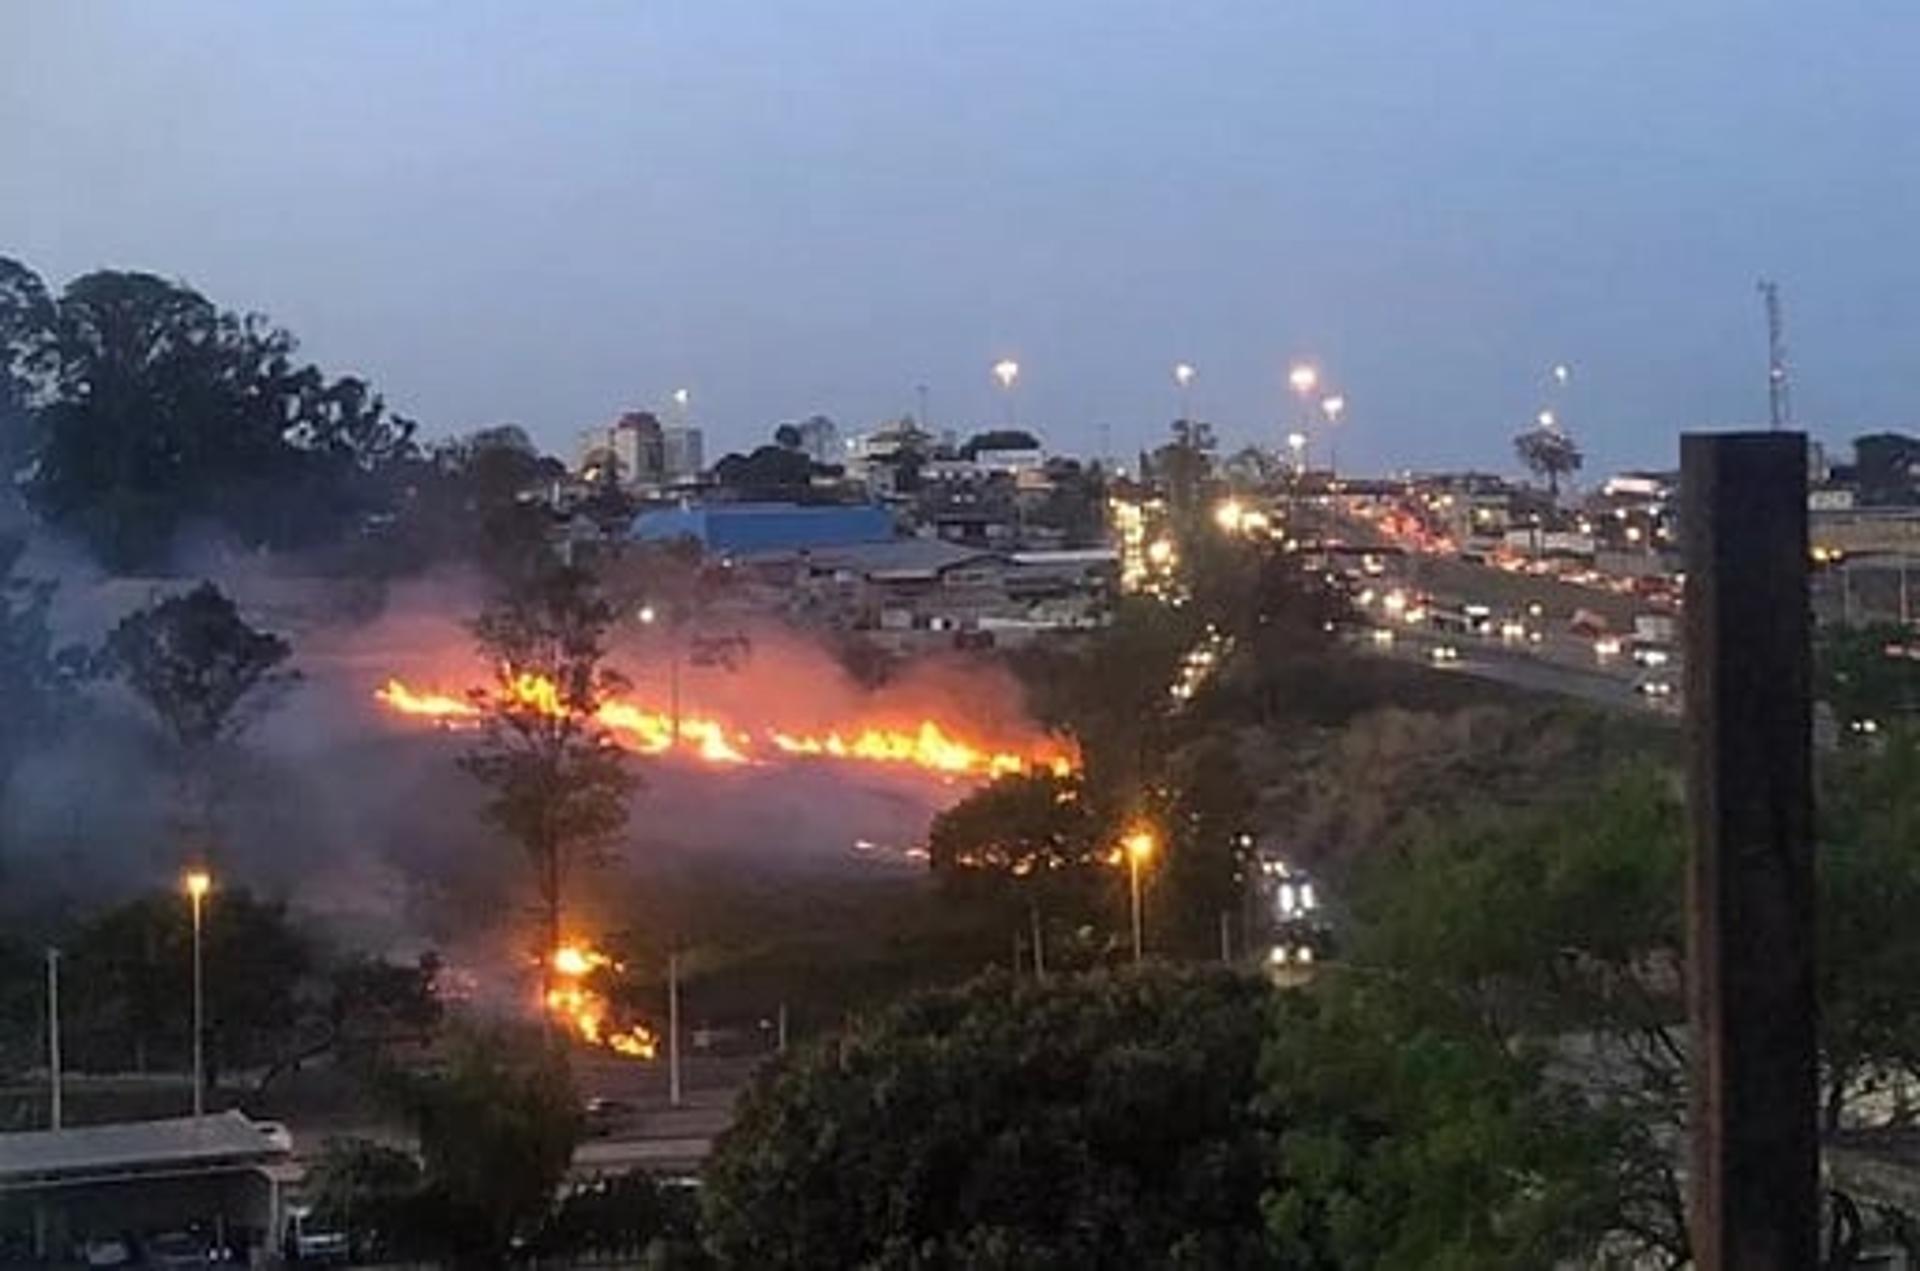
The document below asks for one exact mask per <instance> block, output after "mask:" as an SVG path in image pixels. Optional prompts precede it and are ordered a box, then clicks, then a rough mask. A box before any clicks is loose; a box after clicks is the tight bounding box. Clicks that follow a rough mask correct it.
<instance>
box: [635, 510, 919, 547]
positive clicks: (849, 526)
mask: <svg viewBox="0 0 1920 1271" xmlns="http://www.w3.org/2000/svg"><path fill="white" fill-rule="evenodd" d="M631 532H632V535H633V537H634V538H637V539H643V540H656V541H657V540H665V539H674V538H694V539H698V540H699V541H700V543H701V545H702V546H704V547H705V548H706V549H707V550H708V551H712V552H770V551H780V550H782V549H790V550H798V549H800V548H817V547H845V546H849V545H851V544H855V543H875V542H884V541H886V540H888V539H890V538H892V537H893V533H894V527H893V514H892V513H891V512H889V511H887V509H885V508H883V507H880V506H878V505H875V504H856V505H838V504H834V505H824V506H819V507H813V506H808V505H804V504H799V503H710V504H707V505H705V506H703V507H685V508H666V509H660V510H656V511H650V512H642V513H641V514H640V515H639V516H637V517H635V518H634V520H633V529H632V531H631Z"/></svg>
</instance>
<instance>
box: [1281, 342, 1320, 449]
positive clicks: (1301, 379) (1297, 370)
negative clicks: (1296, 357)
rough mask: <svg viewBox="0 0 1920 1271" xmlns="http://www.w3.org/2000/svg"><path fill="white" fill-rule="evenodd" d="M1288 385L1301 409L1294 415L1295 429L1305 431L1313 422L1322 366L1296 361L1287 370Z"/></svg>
mask: <svg viewBox="0 0 1920 1271" xmlns="http://www.w3.org/2000/svg"><path fill="white" fill-rule="evenodd" d="M1287 387H1288V388H1291V389H1292V390H1293V395H1294V397H1296V398H1297V399H1299V409H1298V411H1297V412H1296V414H1295V416H1294V418H1295V421H1296V422H1295V430H1296V431H1298V432H1302V433H1304V432H1306V431H1307V427H1308V424H1309V423H1310V422H1311V414H1312V410H1313V405H1312V402H1313V393H1314V390H1315V389H1317V388H1319V387H1320V368H1318V367H1316V366H1315V365H1314V364H1313V363H1311V362H1295V363H1294V364H1293V366H1292V367H1290V368H1289V369H1288V371H1287ZM1289 444H1291V442H1289Z"/></svg>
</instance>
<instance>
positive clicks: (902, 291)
mask: <svg viewBox="0 0 1920 1271" xmlns="http://www.w3.org/2000/svg"><path fill="white" fill-rule="evenodd" d="M1916 65H1920V5H1915V4H1913V3H1912V2H1911V0H1880V2H1877V3H1876V2H1871V0H1826V2H1824V3H1819V4H1811V3H1805V2H1804V0H1802V2H1800V3H1786V2H1773V0H1686V2H1684V3H1676V2H1675V0H1605V2H1604V3H1597V4H1595V3H1571V2H1567V0H1560V2H1550V0H1449V2H1448V3H1428V2H1423V0H1316V2H1314V3H1297V2H1288V0H1246V2H1245V3H1199V2H1196V0H1186V2H1185V3H1177V2H1174V0H1167V2H1165V3H1145V2H1139V0H1074V2H1071V3H1069V2H1066V0H1059V2H1052V3H1049V2H1047V0H1025V2H1024V3H1015V2H1011V0H954V2H951V3H948V2H934V0H871V2H868V0H840V2H827V0H760V2H759V3H746V2H744V0H686V2H684V3H669V2H666V0H650V2H643V0H626V2H624V3H602V4H588V3H554V4H533V3H525V2H521V3H498V4H495V3H476V2H474V0H460V2H458V3H455V2H454V0H443V2H441V3H411V2H405V0H361V2H346V0H329V2H328V3H324V4H323V3H302V4H289V3H272V4H261V3H258V2H257V0H233V2H232V3H213V2H208V3H185V2H178V3H168V2H161V0H155V2H153V3H122V4H105V3H99V4H96V3H76V2H73V0H60V2H58V3H28V2H25V0H20V2H14V3H6V4H5V5H4V6H0V254H5V255H14V256H18V257H20V258H21V259H23V260H24V261H26V262H27V263H28V264H30V265H32V266H33V267H35V268H36V269H38V270H39V271H40V272H41V273H42V274H43V275H45V276H46V277H47V278H48V280H49V281H50V282H52V283H55V284H58V283H63V282H65V281H66V280H67V279H68V278H70V277H72V276H73V275H75V274H77V273H81V272H84V271H87V270H89V269H93V268H97V267H104V266H111V267H123V268H138V269H145V270H151V271H154V272H157V273H162V274H166V275H170V276H177V277H181V278H184V279H186V280H187V281H189V282H191V283H192V284H193V285H195V286H196V287H198V288H200V289H201V290H203V291H205V292H206V293H207V294H208V295H209V296H211V297H213V298H214V299H215V300H217V301H218V302H220V303H222V304H224V305H228V306H232V307H236V308H251V309H258V310H262V311H265V312H267V313H269V314H270V315H271V316H272V317H273V318H274V319H276V320H277V321H279V322H281V323H283V324H285V325H286V326H288V327H290V328H291V329H292V330H293V331H295V332H296V333H297V334H298V335H299V336H300V337H301V339H302V341H303V344H304V348H305V351H306V353H307V354H308V355H309V356H311V357H312V358H314V359H315V360H317V361H319V362H320V363H321V364H322V365H324V366H325V367H327V368H328V369H329V370H331V371H335V372H344V371H349V370H351V371H357V372H360V373H363V374H365V375H367V376H368V377H370V378H371V379H372V380H373V381H374V382H375V383H376V384H377V385H378V386H379V387H380V388H381V389H382V390H383V391H384V392H385V393H386V395H387V397H388V399H389V401H390V402H391V403H392V404H393V405H395V406H396V407H397V408H399V409H400V410H402V411H403V412H405V413H408V414H411V415H413V416H414V417H416V418H418V419H419V420H420V421H421V423H422V425H423V427H424V428H425V429H426V431H427V432H428V433H429V434H439V433H446V432H453V431H460V430H464V429H469V428H472V427H475V426H478V425H483V424H489V423H495V422H502V421H517V422H520V423H523V424H525V425H526V426H527V427H528V428H529V429H530V430H531V431H533V432H534V434H535V435H536V437H537V438H539V439H540V440H541V441H543V442H544V443H546V444H548V445H549V446H553V447H555V448H558V449H560V450H562V452H563V453H566V454H569V455H570V454H571V452H572V449H573V437H574V433H575V430H576V429H577V428H579V427H581V426H583V425H586V424H590V423H594V422H600V421H604V420H605V419H608V418H610V417H611V416H612V415H613V414H615V413H616V412H618V411H619V410H621V409H623V408H631V407H653V408H656V409H663V408H664V402H665V400H666V397H667V394H668V393H669V392H670V391H671V390H672V389H674V388H675V387H677V386H681V385H684V386H686V387H688V388H689V389H690V390H691V392H692V394H693V398H694V403H695V406H694V415H695V418H696V419H697V421H698V422H701V423H703V424H704V425H706V426H707V428H708V429H709V441H708V448H709V453H710V454H718V453H719V452H720V450H722V449H724V448H728V447H739V446H744V445H747V444H749V443H751V442H753V441H756V440H759V439H760V438H761V437H762V436H764V434H765V433H766V431H767V430H768V429H769V428H770V427H771V426H772V425H773V424H774V423H775V422H777V421H779V420H782V419H787V418H793V417H797V416H801V415H805V414H808V413H812V412H815V411H819V412H824V413H826V414H829V415H831V416H833V417H834V418H835V419H836V420H838V421H840V423H841V425H842V427H843V428H844V429H856V428H862V427H865V426H868V425H870V424H871V423H872V422H873V421H875V420H876V419H878V418H879V417H881V416H883V415H895V414H899V413H900V412H902V411H906V410H911V409H913V408H914V405H915V402H914V386H915V385H917V384H925V385H927V386H929V388H930V391H931V404H932V415H933V421H934V423H935V424H936V425H939V426H947V427H957V428H960V429H962V430H964V429H966V428H967V427H969V426H971V425H974V424H976V423H980V422H983V421H984V422H994V421H997V420H998V419H999V418H1000V416H1001V405H1000V403H999V402H998V401H997V399H996V395H995V390H994V386H993V383H992V381H991V379H990V376H989V373H988V368H989V366H990V365H991V364H992V363H993V362H994V360H995V359H997V358H1000V357H1002V356H1013V357H1016V358H1018V359H1019V360H1020V362H1021V363H1022V365H1023V367H1024V370H1025V373H1024V376H1023V379H1022V381H1021V385H1020V389H1019V397H1018V402H1017V405H1018V409H1019V415H1020V417H1021V419H1022V420H1023V421H1027V422H1030V423H1032V424H1033V425H1034V426H1035V427H1036V428H1037V430H1039V431H1040V432H1042V433H1043V435H1044V436H1045V437H1046V438H1047V440H1048V441H1049V442H1050V443H1051V444H1052V445H1053V446H1055V447H1057V448H1060V449H1070V450H1086V449H1094V448H1096V447H1097V446H1098V444H1099V438H1100V436H1101V432H1100V428H1101V426H1102V425H1105V426H1106V427H1107V428H1108V429H1109V430H1110V436H1111V438H1112V445H1113V448H1114V450H1115V451H1117V452H1122V453H1128V454H1130V453H1131V451H1132V450H1133V449H1134V448H1136V447H1138V446H1139V445H1141V444H1142V443H1144V442H1146V441H1148V440H1149V439H1158V438H1159V437H1161V436H1162V435H1163V434H1164V430H1165V425H1166V421H1167V420H1168V419H1169V418H1170V417H1171V416H1172V415H1173V414H1174V413H1175V412H1176V409H1177V405H1178V401H1177V397H1176V394H1175V391H1174V388H1173V384H1172V379H1171V375H1170V368H1171V366H1172V365H1173V363H1174V362H1176V361H1177V360H1181V359H1185V360H1190V361H1191V362H1193V363H1194V364H1195V365H1196V366H1197V367H1198V371H1199V373H1198V378H1197V379H1196V382H1195V386H1194V405H1195V408H1196V413H1197V414H1200V415H1201V416H1203V417H1207V418H1212V419H1214V420H1216V421H1218V423H1219V425H1220V427H1221V430H1222V433H1223V434H1224V436H1225V438H1226V440H1227V441H1228V442H1229V443H1235V444H1237V443H1239V442H1243V441H1247V440H1254V439H1258V440H1261V441H1263V442H1265V443H1267V444H1273V443H1274V442H1275V441H1276V439H1277V438H1278V437H1279V436H1280V435H1281V434H1282V433H1284V431H1286V428H1287V421H1289V420H1290V419H1291V418H1292V412H1293V410H1294V407H1293V406H1292V404H1290V402H1289V400H1288V395H1287V390H1286V371H1287V366H1288V363H1289V361H1290V360H1291V359H1293V358H1296V357H1303V356H1304V357H1311V358H1312V359H1314V360H1315V361H1317V362H1318V363H1319V364H1320V365H1321V367H1322V368H1323V370H1324V373H1325V375H1326V376H1327V378H1328V380H1329V381H1330V383H1332V384H1333V385H1335V386H1337V387H1338V388H1339V389H1341V390H1342V391H1343V392H1344V393H1345V394H1346V396H1347V398H1348V401H1349V411H1348V420H1347V422H1346V423H1345V424H1343V426H1342V429H1341V435H1340V437H1339V441H1338V445H1339V452H1340V457H1341V461H1342V464H1343V466H1345V467H1349V468H1352V467H1358V466H1366V467H1371V468H1379V467H1385V466H1392V467H1395V468H1398V467H1402V466H1426V467H1431V466H1437V465H1442V464H1446V465H1466V464H1476V465H1479V466H1482V467H1493V468H1499V469H1503V470H1504V469H1511V468H1513V467H1514V464H1513V459H1512V453H1511V445H1510V443H1509V438H1510V436H1511V434H1512V433H1513V432H1514V431H1515V430H1516V429H1517V428H1519V427H1520V426H1522V425H1523V424H1525V423H1526V422H1527V421H1528V420H1530V419H1531V418H1532V416H1533V414H1534V412H1535V411H1536V410H1537V409H1538V408H1539V407H1540V406H1542V405H1543V404H1546V397H1547V394H1548V389H1549V382H1548V373H1547V372H1548V368H1549V367H1550V366H1551V365H1552V364H1553V363H1554V362H1556V361H1562V360H1564V361H1566V362H1568V363H1570V364H1571V365H1572V367H1573V372H1574V374H1573V379H1572V382H1571V383H1570V384H1569V385H1568V387H1567V389H1566V390H1565V395H1564V400H1563V401H1561V402H1558V403H1556V405H1557V407H1558V409H1559V410H1560V411H1561V414H1562V415H1563V417H1564V418H1565V419H1566V420H1567V421H1568V422H1569V424H1570V425H1571V427H1572V428H1573V430H1574V431H1575V433H1576V434H1577V435H1578V436H1579V437H1580V439H1581V440H1582V441H1583V442H1584V443H1585V445H1586V446H1587V449H1588V451H1589V456H1590V464H1589V474H1594V473H1597V472H1601V471H1604V470H1605V469H1606V468H1607V467H1609V466H1616V465H1626V464H1664V463H1670V462H1672V460H1673V457H1674V453H1675V445H1674V440H1673V438H1674V434H1675V433H1676V432H1677V431H1679V430H1680V429H1681V428H1683V427H1690V426H1698V425H1703V424H1715V425H1727V424H1735V423H1753V422H1756V421H1762V420H1764V417H1765V411H1766V400H1765V370H1766V350H1765V331H1764V323H1763V320H1762V312H1761V306H1760V301H1759V298H1758V296H1757V295H1756V294H1755V288H1754V283H1755V280H1756V278H1758V277H1759V276H1761V275H1763V274H1764V275H1769V276H1772V277H1775V278H1777V279H1778V280H1779V281H1780V283H1781V284H1782V287H1783V290H1784V295H1785V299H1786V303H1787V312H1788V322H1789V337H1790V342H1791V345H1792V365H1793V376H1794V390H1795V405H1796V410H1797V414H1798V416H1799V418H1800V419H1801V421H1803V422H1804V423H1806V424H1808V425H1810V426H1811V427H1812V428H1813V429H1814V431H1816V433H1818V434H1821V435H1823V436H1826V437H1828V438H1844V437H1849V436H1851V435H1852V434H1853V433H1855V432H1857V431H1863V430H1867V429H1871V428H1881V427H1913V426H1915V425H1917V424H1920V81H1917V80H1916V76H1915V69H1914V68H1915V66H1916Z"/></svg>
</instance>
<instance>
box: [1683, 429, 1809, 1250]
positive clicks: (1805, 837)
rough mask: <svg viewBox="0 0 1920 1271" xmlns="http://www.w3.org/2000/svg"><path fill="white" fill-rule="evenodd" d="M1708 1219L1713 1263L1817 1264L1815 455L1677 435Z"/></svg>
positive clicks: (1699, 1084)
mask: <svg viewBox="0 0 1920 1271" xmlns="http://www.w3.org/2000/svg"><path fill="white" fill-rule="evenodd" d="M1680 485H1681V516H1682V522H1681V523H1682V533H1683V535H1684V537H1685V549H1686V569H1687V582H1686V704H1687V750H1688V795H1689V811H1690V815H1691V819H1692V828H1693V836H1692V837H1693V849H1692V859H1691V861H1690V864H1689V869H1688V895H1687V913H1688V964H1689V965H1688V1011H1689V1016H1690V1020H1691V1024H1692V1035H1693V1170H1692V1178H1691V1186H1692V1228H1693V1254H1694V1258H1695V1264H1696V1265H1697V1266H1698V1267H1700V1268H1701V1271H1726V1269H1730V1268H1738V1269H1739V1271H1806V1268H1809V1267H1813V1266H1815V1265H1816V1264H1817V1261H1818V1254H1817V1249H1818V1228H1819V1195H1818V1186H1819V1147H1818V1143H1817V1141H1816V1137H1815V1084H1814V1083H1815V1035H1814V1009H1815V1004H1814V990H1813V919H1814V915H1813V846H1812V834H1811V784H1812V774H1811V751H1810V738H1809V733H1810V727H1811V723H1812V709H1811V704H1810V699H1811V689H1812V672H1811V661H1812V656H1811V651H1810V648H1809V622H1810V618H1809V611H1808V604H1807V493H1806V490H1807V457H1806V438H1805V437H1804V436H1803V435H1802V434H1799V433H1720V434H1690V435H1688V436H1685V437H1683V438H1681V442H1680Z"/></svg>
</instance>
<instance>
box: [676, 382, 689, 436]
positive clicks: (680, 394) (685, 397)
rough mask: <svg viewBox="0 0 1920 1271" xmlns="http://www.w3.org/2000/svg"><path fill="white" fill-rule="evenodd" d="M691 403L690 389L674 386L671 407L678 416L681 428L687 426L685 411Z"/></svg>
mask: <svg viewBox="0 0 1920 1271" xmlns="http://www.w3.org/2000/svg"><path fill="white" fill-rule="evenodd" d="M692 405H693V392H692V390H690V389H685V388H676V389H674V390H673V409H674V413H675V414H676V415H677V416H678V417H679V419H678V422H679V424H680V426H681V427H682V428H685V427H686V426H687V411H688V408H689V407H691V406H692Z"/></svg>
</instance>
